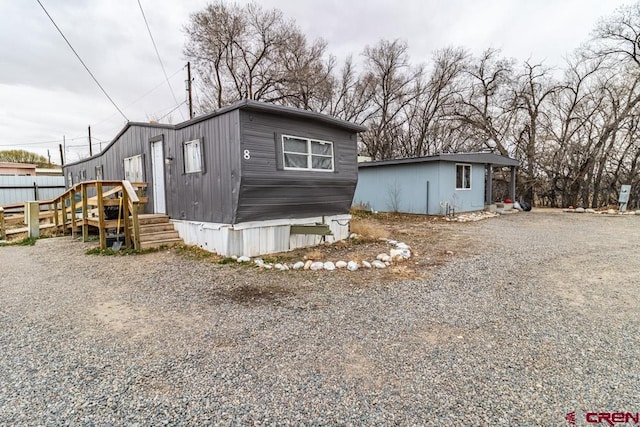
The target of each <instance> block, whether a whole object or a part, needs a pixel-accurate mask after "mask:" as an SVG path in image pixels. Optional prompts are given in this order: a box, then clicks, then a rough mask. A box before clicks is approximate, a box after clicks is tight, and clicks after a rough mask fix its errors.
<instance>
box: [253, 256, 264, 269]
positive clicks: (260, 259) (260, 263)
mask: <svg viewBox="0 0 640 427" xmlns="http://www.w3.org/2000/svg"><path fill="white" fill-rule="evenodd" d="M253 263H254V264H255V265H257V266H258V267H261V266H262V265H263V264H264V261H263V260H262V258H256V259H254V260H253Z"/></svg>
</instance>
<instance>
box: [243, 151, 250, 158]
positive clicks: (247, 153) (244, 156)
mask: <svg viewBox="0 0 640 427" xmlns="http://www.w3.org/2000/svg"><path fill="white" fill-rule="evenodd" d="M242 157H243V158H244V159H245V160H249V159H250V158H251V153H250V152H249V150H244V154H243V155H242Z"/></svg>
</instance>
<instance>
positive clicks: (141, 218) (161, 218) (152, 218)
mask: <svg viewBox="0 0 640 427" xmlns="http://www.w3.org/2000/svg"><path fill="white" fill-rule="evenodd" d="M138 223H139V224H140V225H148V224H162V223H168V224H170V223H171V222H170V221H169V216H168V215H163V214H142V215H138Z"/></svg>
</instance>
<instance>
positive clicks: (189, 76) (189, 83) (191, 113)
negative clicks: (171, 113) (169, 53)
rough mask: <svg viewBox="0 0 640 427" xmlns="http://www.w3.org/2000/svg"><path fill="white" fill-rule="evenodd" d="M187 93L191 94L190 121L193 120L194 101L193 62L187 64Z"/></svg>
mask: <svg viewBox="0 0 640 427" xmlns="http://www.w3.org/2000/svg"><path fill="white" fill-rule="evenodd" d="M187 93H188V94H189V120H191V119H193V99H192V98H191V62H187Z"/></svg>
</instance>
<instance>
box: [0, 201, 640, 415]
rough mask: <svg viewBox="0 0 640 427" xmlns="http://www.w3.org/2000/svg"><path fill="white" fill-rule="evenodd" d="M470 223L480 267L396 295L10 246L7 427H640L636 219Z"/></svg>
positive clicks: (4, 382)
mask: <svg viewBox="0 0 640 427" xmlns="http://www.w3.org/2000/svg"><path fill="white" fill-rule="evenodd" d="M459 226H460V230H459V233H462V234H464V235H465V236H466V238H468V239H469V241H470V245H469V248H468V251H467V252H468V253H470V255H465V256H462V257H457V256H454V257H452V258H451V261H450V262H448V263H446V264H445V265H443V266H441V267H438V268H436V269H435V270H434V271H433V272H432V274H431V275H430V277H428V278H427V279H421V280H420V281H417V282H416V281H413V282H396V283H390V282H387V283H381V282H380V281H379V278H378V276H376V275H375V272H367V271H358V272H355V273H351V274H359V275H360V276H359V277H360V280H359V282H358V284H353V283H350V281H349V279H348V277H349V276H348V275H347V274H345V273H346V272H339V273H340V274H341V276H340V275H334V276H332V274H333V273H329V272H310V271H298V272H293V271H288V272H274V271H258V270H256V272H255V273H254V270H253V268H251V267H238V266H229V265H225V266H220V265H211V264H207V263H204V262H202V261H197V260H190V259H187V258H185V257H183V256H180V255H178V254H176V253H175V252H170V251H164V252H160V253H154V254H149V255H144V256H125V257H106V256H86V255H84V251H85V250H86V248H87V246H86V245H84V244H82V243H78V242H75V241H73V240H71V239H70V238H55V239H43V240H39V241H38V242H37V244H36V245H35V246H34V247H18V246H12V247H0V274H1V282H0V295H1V300H0V424H1V425H61V424H74V425H78V424H82V425H84V424H89V425H91V424H96V425H110V424H112V425H161V424H170V425H194V424H195V425H202V424H209V423H211V424H234V425H237V424H258V425H262V424H307V425H309V424H312V425H323V424H345V425H363V424H366V425H372V424H378V425H381V424H385V425H388V424H398V425H409V424H411V425H416V424H420V425H465V426H468V425H491V426H494V425H568V424H567V422H566V421H565V414H567V413H569V412H572V411H576V413H577V419H578V425H581V424H583V425H585V421H584V420H585V415H584V414H585V412H604V411H610V412H617V411H621V412H632V413H635V412H640V407H639V405H638V404H639V402H640V399H639V397H638V396H639V392H640V336H639V333H638V331H640V294H639V293H638V287H639V286H640V259H639V257H638V244H639V242H640V216H619V217H608V216H604V215H589V214H563V213H559V212H549V211H537V212H536V211H534V212H531V213H528V214H527V213H520V214H517V215H509V216H505V217H501V218H497V219H490V220H486V221H482V222H478V223H473V224H460V225H459ZM421 255H422V256H428V254H421ZM242 269H246V270H242ZM248 269H251V274H246V275H243V274H241V273H242V271H248ZM238 272H240V274H238ZM232 273H233V274H232ZM334 273H338V272H334ZM367 274H370V275H371V276H370V277H371V280H370V281H369V282H367V281H366V280H365V283H364V284H363V283H362V282H363V280H362V278H363V276H364V277H365V279H366V275H367ZM229 277H232V279H230V278H229ZM327 277H331V278H332V280H326V279H327ZM256 282H259V283H256Z"/></svg>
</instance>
